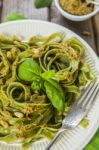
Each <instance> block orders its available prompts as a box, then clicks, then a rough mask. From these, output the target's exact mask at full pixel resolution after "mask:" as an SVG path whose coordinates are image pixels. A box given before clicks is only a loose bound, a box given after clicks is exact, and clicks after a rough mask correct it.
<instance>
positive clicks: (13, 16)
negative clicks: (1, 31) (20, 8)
mask: <svg viewBox="0 0 99 150" xmlns="http://www.w3.org/2000/svg"><path fill="white" fill-rule="evenodd" d="M21 19H26V17H25V16H24V15H22V14H20V13H18V12H11V13H10V14H8V15H7V16H6V18H5V19H4V22H7V21H14V20H21Z"/></svg>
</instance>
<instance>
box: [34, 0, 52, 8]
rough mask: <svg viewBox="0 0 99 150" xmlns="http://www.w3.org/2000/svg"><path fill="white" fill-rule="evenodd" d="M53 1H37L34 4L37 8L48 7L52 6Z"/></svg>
mask: <svg viewBox="0 0 99 150" xmlns="http://www.w3.org/2000/svg"><path fill="white" fill-rule="evenodd" d="M52 1H53V0H35V1H34V4H35V7H36V8H41V7H48V6H50V5H51V4H52Z"/></svg>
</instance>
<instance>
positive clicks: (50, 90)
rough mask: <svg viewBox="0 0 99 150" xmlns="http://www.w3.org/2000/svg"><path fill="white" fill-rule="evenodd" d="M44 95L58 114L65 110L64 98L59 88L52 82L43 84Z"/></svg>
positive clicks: (56, 83)
mask: <svg viewBox="0 0 99 150" xmlns="http://www.w3.org/2000/svg"><path fill="white" fill-rule="evenodd" d="M44 87H45V90H46V94H47V96H48V98H49V100H50V101H51V103H52V105H53V106H54V107H55V108H56V109H57V110H58V111H60V112H63V111H64V109H65V98H64V93H63V91H62V88H61V86H60V85H59V84H58V82H56V81H54V80H51V79H50V80H47V81H45V82H44Z"/></svg>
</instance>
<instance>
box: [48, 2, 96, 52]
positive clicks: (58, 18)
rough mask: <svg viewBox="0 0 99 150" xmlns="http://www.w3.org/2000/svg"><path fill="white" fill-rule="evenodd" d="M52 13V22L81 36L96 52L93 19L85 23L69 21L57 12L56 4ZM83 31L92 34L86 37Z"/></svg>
mask: <svg viewBox="0 0 99 150" xmlns="http://www.w3.org/2000/svg"><path fill="white" fill-rule="evenodd" d="M50 12H51V15H50V19H51V21H52V22H55V23H58V24H60V25H63V26H65V27H67V28H69V29H71V30H72V31H74V32H75V33H77V34H78V35H80V36H81V37H82V38H83V39H85V40H86V41H87V43H88V44H89V45H90V46H91V47H92V48H93V49H94V50H95V51H96V46H95V40H94V31H93V25H92V20H91V19H89V20H87V21H83V22H73V21H69V20H67V19H66V18H64V17H63V16H62V15H61V14H60V12H59V11H58V10H57V8H56V7H55V5H54V4H53V5H52V7H51V8H50ZM83 31H88V32H90V34H91V35H90V36H84V35H83Z"/></svg>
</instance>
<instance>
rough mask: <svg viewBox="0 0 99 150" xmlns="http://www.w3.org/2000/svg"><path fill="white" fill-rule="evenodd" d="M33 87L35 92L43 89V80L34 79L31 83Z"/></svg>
mask: <svg viewBox="0 0 99 150" xmlns="http://www.w3.org/2000/svg"><path fill="white" fill-rule="evenodd" d="M31 89H32V90H33V91H34V92H38V91H39V90H40V89H41V82H40V81H33V82H32V84H31Z"/></svg>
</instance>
